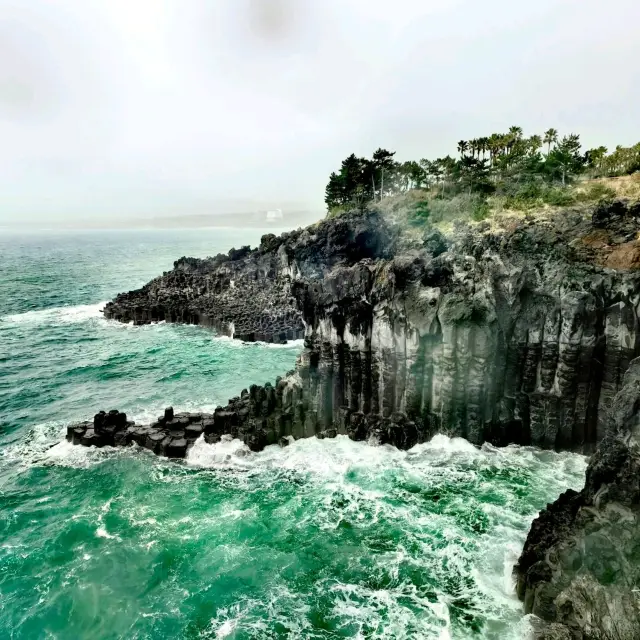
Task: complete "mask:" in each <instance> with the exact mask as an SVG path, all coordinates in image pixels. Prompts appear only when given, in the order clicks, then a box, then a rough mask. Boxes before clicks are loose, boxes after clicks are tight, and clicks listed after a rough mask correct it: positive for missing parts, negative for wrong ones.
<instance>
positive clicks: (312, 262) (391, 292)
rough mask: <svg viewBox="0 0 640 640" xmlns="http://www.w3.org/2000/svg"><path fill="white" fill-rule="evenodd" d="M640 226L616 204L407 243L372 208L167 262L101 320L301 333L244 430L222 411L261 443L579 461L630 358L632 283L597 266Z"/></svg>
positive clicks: (634, 339) (270, 335)
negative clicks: (515, 450) (289, 362)
mask: <svg viewBox="0 0 640 640" xmlns="http://www.w3.org/2000/svg"><path fill="white" fill-rule="evenodd" d="M639 215H640V208H638V207H637V206H632V205H629V204H628V203H625V202H615V203H609V204H606V205H605V204H603V205H600V206H598V207H596V208H595V209H594V210H593V211H591V212H589V215H587V214H586V213H585V210H575V211H572V210H569V211H562V212H561V213H559V214H556V215H555V216H549V217H548V218H546V219H537V220H534V219H530V220H528V219H519V220H517V221H515V222H512V223H510V226H508V228H506V229H503V230H501V231H491V230H489V229H484V228H483V227H482V226H480V227H476V228H473V229H472V228H470V227H464V226H463V227H460V228H458V229H457V230H456V231H455V232H454V233H453V235H452V237H450V238H444V237H443V236H442V235H441V234H439V233H438V232H434V231H431V232H429V233H428V234H426V235H425V237H424V239H423V241H422V242H417V241H412V242H410V241H408V240H407V239H406V236H403V235H402V234H401V233H399V232H398V230H397V229H395V228H394V227H393V224H392V223H388V222H387V221H385V219H384V218H383V217H382V216H381V215H380V214H379V213H377V212H375V211H371V212H366V213H361V214H351V215H349V216H344V217H341V218H337V219H332V220H325V221H323V222H322V223H319V224H318V225H316V226H315V227H310V228H308V229H305V230H298V231H295V232H292V233H289V234H284V235H283V236H280V237H279V238H276V237H275V236H272V235H269V236H264V237H263V239H262V243H261V245H260V247H259V248H258V249H256V250H253V251H251V250H249V249H248V248H244V249H241V250H237V251H236V250H232V251H230V252H229V255H228V256H218V257H216V258H213V259H208V260H195V259H187V258H182V259H181V260H178V261H177V262H176V263H175V268H174V270H173V271H171V272H169V273H165V274H164V275H163V276H161V277H160V278H157V279H156V280H153V281H152V282H151V283H149V284H148V285H146V286H145V287H143V288H142V289H140V290H138V291H133V292H130V293H128V294H122V295H120V296H118V297H117V298H116V300H115V301H114V302H113V303H110V304H109V305H107V307H106V308H105V316H106V317H108V318H114V319H117V320H121V321H133V322H135V323H137V324H141V323H146V322H152V321H155V320H163V319H165V320H170V321H183V322H195V323H202V324H208V325H212V326H214V327H216V328H217V329H218V330H219V331H223V332H226V333H228V334H229V335H233V336H235V337H238V338H242V339H245V340H267V341H283V340H286V339H289V338H292V337H299V336H302V335H304V337H305V350H304V352H303V353H302V354H301V356H300V358H299V362H298V364H297V367H296V370H295V371H294V372H292V373H291V374H290V375H288V376H287V377H286V378H285V379H284V380H281V381H279V382H278V383H277V384H276V387H274V388H272V387H269V386H267V387H261V388H259V389H260V391H257V390H256V391H255V392H252V393H254V395H255V396H256V398H255V402H256V403H257V404H259V405H260V407H261V408H260V409H259V410H256V415H252V414H251V411H252V410H251V409H250V408H248V407H247V406H246V402H247V400H246V398H244V399H243V398H240V399H238V400H237V401H234V402H232V403H231V404H230V406H229V407H227V408H226V409H225V410H226V411H227V412H231V413H234V415H237V418H235V419H234V420H235V423H234V424H237V426H238V427H239V428H246V429H249V430H251V429H254V428H255V429H256V434H258V433H260V435H259V436H258V435H256V438H257V441H260V442H272V441H277V438H280V437H282V436H287V435H293V436H294V437H304V436H311V435H314V434H318V433H323V432H326V431H327V430H328V429H335V430H336V431H337V432H338V433H350V434H352V435H353V437H356V438H367V437H370V436H375V437H376V438H378V439H380V440H381V441H384V442H391V443H393V444H397V445H398V446H404V447H406V446H411V445H412V444H414V443H415V442H418V441H421V440H425V439H428V438H430V437H431V436H432V435H433V434H434V433H436V432H443V433H446V434H449V435H452V436H463V437H465V438H467V439H468V440H470V441H471V442H474V443H477V444H480V443H482V442H484V441H491V442H493V443H496V444H506V443H508V442H516V443H524V444H533V445H536V446H540V447H547V448H558V449H574V450H580V451H591V450H593V448H594V447H595V445H596V443H597V442H599V441H600V440H602V439H603V438H604V437H605V435H606V434H607V430H608V426H607V422H606V420H605V417H604V416H605V415H606V410H607V408H608V407H610V406H611V403H612V401H613V398H614V397H615V395H616V393H617V392H618V390H619V389H620V385H621V381H622V377H623V375H624V372H625V371H626V369H627V368H628V365H629V362H630V361H631V360H632V358H634V357H636V356H638V355H640V328H639V320H638V314H639V310H640V306H639V305H640V271H639V270H637V269H634V268H633V266H634V265H633V263H631V264H629V265H627V266H628V267H629V268H628V269H617V270H613V269H607V268H605V267H603V265H604V264H606V263H607V261H608V258H609V257H610V255H612V252H615V251H617V250H618V249H619V248H620V247H622V246H623V245H625V246H626V245H628V243H629V242H632V240H630V238H631V236H633V235H634V233H635V234H637V230H638V228H640V225H639V218H638V216H639ZM634 230H635V231H634ZM594 234H596V235H598V234H600V235H601V236H603V237H606V238H607V243H608V244H606V246H604V245H601V244H598V243H594V242H593V237H594ZM258 396H259V397H258ZM272 396H273V397H275V400H274V399H273V398H272ZM263 397H266V398H269V399H268V400H263V399H262V398H263ZM252 402H253V400H252ZM247 421H249V422H247ZM262 434H266V438H265V437H264V436H263V435H262ZM274 438H275V440H274Z"/></svg>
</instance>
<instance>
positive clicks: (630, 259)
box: [602, 240, 640, 270]
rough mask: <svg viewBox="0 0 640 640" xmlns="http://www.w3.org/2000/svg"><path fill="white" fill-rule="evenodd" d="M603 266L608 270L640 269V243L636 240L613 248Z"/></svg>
mask: <svg viewBox="0 0 640 640" xmlns="http://www.w3.org/2000/svg"><path fill="white" fill-rule="evenodd" d="M602 264H603V266H605V267H607V268H608V269H619V270H629V269H640V241H638V240H634V241H633V242H625V243H624V244H619V245H616V246H614V247H611V248H610V250H609V253H608V255H607V256H606V258H605V260H604V262H603V263H602Z"/></svg>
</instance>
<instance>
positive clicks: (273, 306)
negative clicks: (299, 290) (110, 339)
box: [104, 213, 390, 343]
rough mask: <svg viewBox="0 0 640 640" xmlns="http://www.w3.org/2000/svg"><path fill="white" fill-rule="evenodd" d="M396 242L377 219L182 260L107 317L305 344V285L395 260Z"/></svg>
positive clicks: (118, 302)
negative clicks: (295, 287)
mask: <svg viewBox="0 0 640 640" xmlns="http://www.w3.org/2000/svg"><path fill="white" fill-rule="evenodd" d="M389 246H390V239H389V234H388V232H387V230H386V225H385V223H384V221H383V220H382V218H381V217H380V216H379V215H378V214H375V213H366V214H358V215H354V216H352V217H351V218H349V219H345V220H338V221H324V222H321V223H319V224H317V225H315V226H313V227H309V228H307V229H304V230H303V229H299V230H297V231H292V232H290V233H288V234H285V235H283V236H281V237H280V238H276V236H274V235H273V234H267V235H265V236H263V238H262V242H261V244H260V247H258V248H257V249H254V250H251V249H250V248H249V247H242V248H241V249H232V250H231V251H229V254H228V255H227V256H216V257H215V258H208V259H206V260H198V259H195V258H181V259H180V260H177V261H176V262H175V264H174V269H173V271H170V272H168V273H165V274H164V275H163V276H160V277H159V278H156V279H155V280H153V281H152V282H150V283H149V284H147V285H145V286H144V287H143V288H142V289H139V290H137V291H130V292H129V293H124V294H121V295H119V296H118V297H117V298H116V299H115V300H114V301H113V302H110V303H109V304H107V305H106V307H105V309H104V314H105V317H106V318H112V319H115V320H119V321H121V322H133V323H134V324H147V323H150V322H158V321H161V320H166V321H168V322H185V323H189V324H203V325H207V326H212V327H214V328H215V329H216V330H218V331H220V332H221V333H223V334H226V335H230V336H232V337H235V338H238V339H240V340H245V341H248V342H253V341H264V342H276V343H283V342H286V341H287V340H293V339H297V338H302V337H304V325H303V322H302V315H301V313H300V310H299V309H298V307H297V305H296V301H295V299H294V298H293V296H292V295H291V283H292V282H293V280H295V279H296V278H298V277H311V278H318V277H322V276H323V275H324V274H325V273H326V272H327V271H328V270H329V269H331V268H332V267H334V266H335V265H338V264H354V263H356V262H358V261H359V260H362V259H366V258H374V259H375V258H381V257H385V256H386V255H388V253H389Z"/></svg>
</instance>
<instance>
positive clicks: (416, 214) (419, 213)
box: [409, 200, 431, 227]
mask: <svg viewBox="0 0 640 640" xmlns="http://www.w3.org/2000/svg"><path fill="white" fill-rule="evenodd" d="M430 215H431V212H430V210H429V202H428V201H427V200H419V201H418V202H416V203H414V204H413V205H412V207H411V212H410V214H409V224H410V225H412V226H414V227H422V226H424V225H425V224H427V222H428V221H429V216H430Z"/></svg>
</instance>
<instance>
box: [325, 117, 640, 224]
mask: <svg viewBox="0 0 640 640" xmlns="http://www.w3.org/2000/svg"><path fill="white" fill-rule="evenodd" d="M457 150H458V157H457V158H453V157H451V156H446V157H444V158H438V159H436V160H428V159H426V158H423V159H422V160H420V161H419V162H416V161H415V160H410V161H407V162H397V161H396V160H395V152H392V151H387V150H386V149H378V150H377V151H376V152H375V153H374V154H373V156H372V158H371V159H368V158H359V157H357V156H356V155H355V154H351V155H350V156H349V157H348V158H346V159H345V160H343V161H342V165H341V167H340V171H339V172H333V173H332V174H331V176H330V177H329V182H328V184H327V186H326V190H325V203H326V205H327V208H328V211H329V215H337V214H339V213H341V212H343V211H346V210H349V209H353V208H354V207H355V208H363V207H365V206H367V205H370V204H371V203H373V202H379V201H381V200H382V199H383V198H386V197H389V196H395V195H398V194H405V193H408V192H411V191H415V192H420V193H421V194H422V196H423V197H422V198H421V199H415V200H414V201H413V202H412V204H411V205H410V207H409V222H410V223H411V224H412V225H415V226H421V225H423V224H425V223H426V222H427V220H429V221H431V222H440V221H446V220H452V219H455V218H461V217H467V218H471V219H474V220H483V219H484V218H486V217H487V216H488V215H489V213H490V210H491V206H490V200H489V198H491V201H494V202H495V201H496V200H499V201H500V202H501V204H502V206H503V208H506V209H519V210H530V209H534V208H537V207H541V206H545V205H549V206H567V205H570V204H573V203H576V202H580V201H593V200H598V199H601V198H606V197H612V196H613V195H614V193H613V192H612V190H611V189H610V188H609V187H607V186H606V185H603V184H600V183H595V184H592V185H591V186H590V187H588V188H587V189H586V190H583V191H578V190H576V189H575V188H573V189H570V188H568V187H569V186H570V185H575V184H576V179H577V178H579V177H587V178H602V177H614V176H622V175H628V174H631V173H633V172H635V171H638V170H640V143H638V144H636V145H635V146H633V147H628V148H624V147H620V146H618V147H617V148H616V149H615V150H614V151H613V152H612V153H608V150H607V149H606V147H598V148H596V149H590V150H588V151H586V152H584V153H583V152H582V150H581V144H580V137H579V136H578V135H576V134H570V135H567V136H564V137H562V138H560V137H559V134H558V132H557V131H556V130H555V129H549V130H547V131H545V132H544V135H542V136H540V135H532V136H530V137H525V136H524V135H523V132H522V128H521V127H511V128H510V129H509V132H508V133H506V134H497V133H494V134H492V135H491V136H488V137H482V138H475V139H473V140H460V141H459V142H458V144H457Z"/></svg>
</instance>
